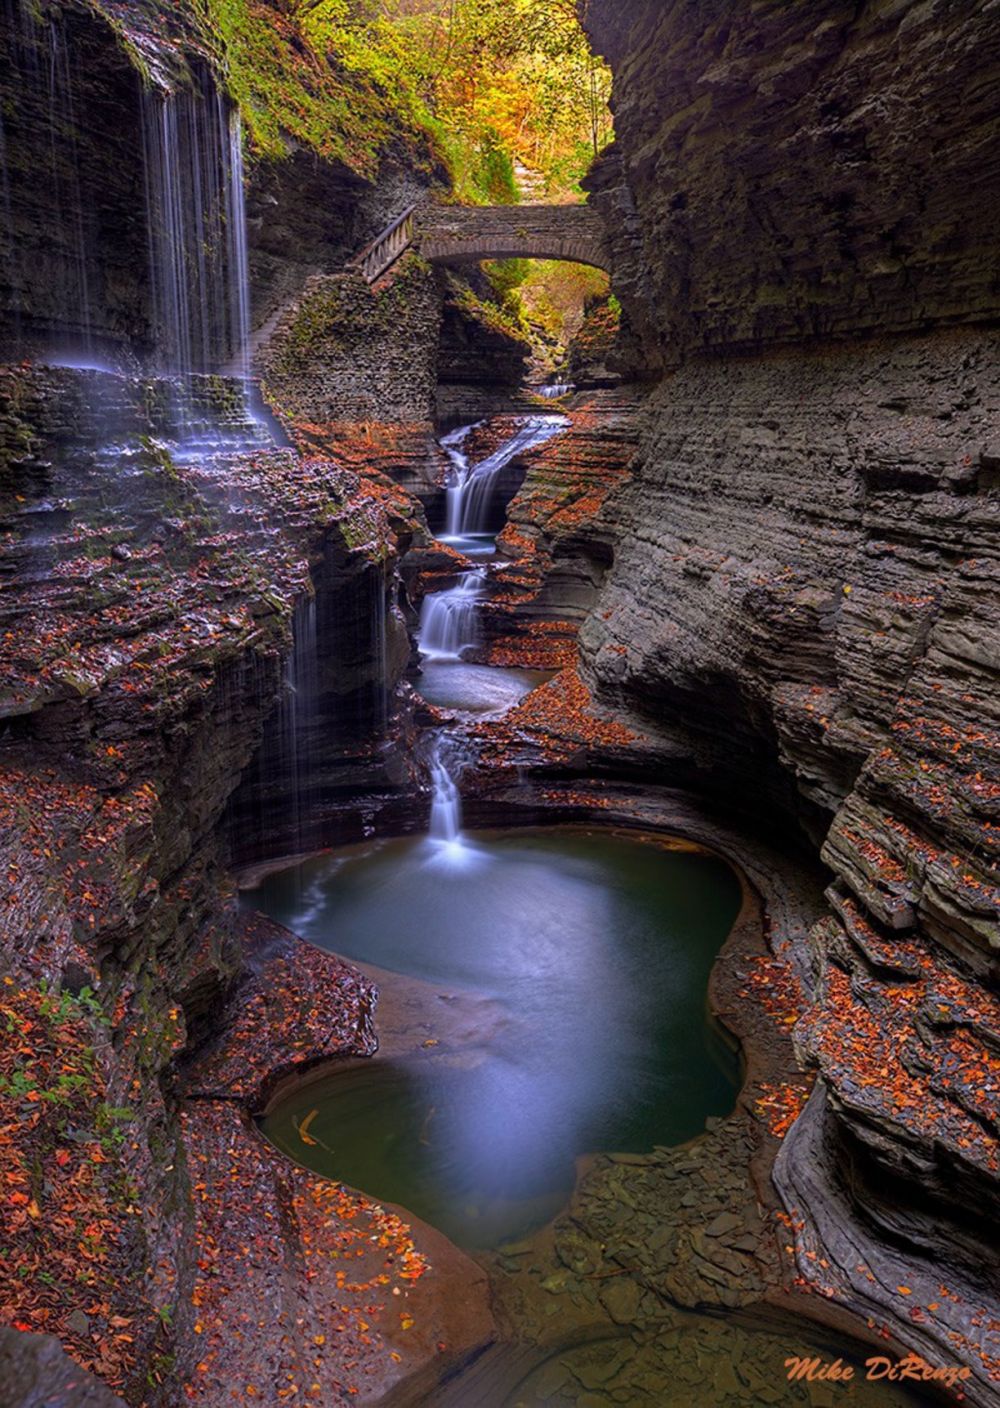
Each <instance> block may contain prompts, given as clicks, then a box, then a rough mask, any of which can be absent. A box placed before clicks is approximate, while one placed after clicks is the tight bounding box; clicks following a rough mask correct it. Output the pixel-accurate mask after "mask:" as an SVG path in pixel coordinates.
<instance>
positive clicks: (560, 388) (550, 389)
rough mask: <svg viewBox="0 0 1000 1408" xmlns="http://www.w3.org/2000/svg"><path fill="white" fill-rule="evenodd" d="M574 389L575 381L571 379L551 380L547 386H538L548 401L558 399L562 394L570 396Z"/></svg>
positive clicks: (539, 392)
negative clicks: (570, 380)
mask: <svg viewBox="0 0 1000 1408" xmlns="http://www.w3.org/2000/svg"><path fill="white" fill-rule="evenodd" d="M572 390H573V383H572V382H569V381H550V382H549V383H548V385H547V386H539V387H536V391H537V393H538V395H539V396H544V397H545V399H546V401H558V400H559V398H560V397H561V396H568V395H569V393H570V392H571V391H572Z"/></svg>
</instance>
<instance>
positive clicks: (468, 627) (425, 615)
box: [420, 568, 486, 660]
mask: <svg viewBox="0 0 1000 1408" xmlns="http://www.w3.org/2000/svg"><path fill="white" fill-rule="evenodd" d="M485 582H486V573H485V571H484V570H483V569H482V568H476V569H474V570H473V571H472V572H466V573H464V574H463V576H461V577H460V578H459V580H458V583H457V584H456V585H455V586H454V587H452V588H451V590H450V591H446V592H433V593H432V594H431V595H430V596H425V597H424V602H423V606H422V607H421V609H420V649H421V651H422V652H423V654H424V655H427V656H429V657H430V658H431V659H433V660H460V659H461V658H462V651H463V650H464V649H466V648H467V647H468V646H470V645H475V644H476V640H477V634H478V633H477V629H476V626H477V609H478V604H479V599H480V597H481V596H482V594H483V587H484V585H485Z"/></svg>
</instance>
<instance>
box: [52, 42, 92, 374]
mask: <svg viewBox="0 0 1000 1408" xmlns="http://www.w3.org/2000/svg"><path fill="white" fill-rule="evenodd" d="M66 134H68V145H67V149H66V150H65V151H64V152H63V151H60V143H61V142H63V141H66ZM76 137H77V126H76V112H75V104H74V101H73V74H72V71H71V68H70V46H69V45H68V44H67V43H66V37H65V35H64V34H62V32H61V31H60V29H59V27H58V26H57V25H56V23H55V21H54V20H53V21H50V23H49V140H50V159H51V162H52V182H53V192H54V199H55V217H56V221H57V223H58V224H59V225H60V227H61V228H62V230H63V233H64V237H65V238H66V240H67V242H68V244H69V246H70V248H71V249H72V255H73V263H74V265H75V274H76V277H75V280H74V282H75V286H76V295H77V300H78V306H77V318H78V320H79V324H80V332H81V335H82V338H83V349H84V351H85V352H87V353H90V352H91V351H92V350H93V334H92V330H91V300H90V283H89V276H88V271H87V240H86V232H85V230H84V217H83V191H82V189H81V185H80V158H79V153H78V151H77V141H76Z"/></svg>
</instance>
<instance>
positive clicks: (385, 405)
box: [257, 255, 441, 424]
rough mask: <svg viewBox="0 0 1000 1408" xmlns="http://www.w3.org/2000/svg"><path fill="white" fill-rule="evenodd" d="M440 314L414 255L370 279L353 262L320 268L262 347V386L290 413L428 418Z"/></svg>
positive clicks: (318, 419) (319, 417) (321, 417)
mask: <svg viewBox="0 0 1000 1408" xmlns="http://www.w3.org/2000/svg"><path fill="white" fill-rule="evenodd" d="M440 318H441V296H440V293H439V291H438V288H437V285H436V283H435V280H434V277H433V275H432V274H431V273H430V271H429V270H428V269H427V266H426V265H424V264H422V263H421V262H420V261H419V260H418V259H416V258H415V257H414V256H412V255H408V256H406V257H405V258H404V259H403V260H402V261H401V262H400V263H399V264H398V265H397V266H396V267H395V268H394V269H393V270H392V271H391V272H390V273H389V274H388V275H387V276H386V278H385V279H383V280H382V281H381V282H380V283H379V284H377V285H376V286H375V287H374V288H372V287H369V285H368V284H367V283H366V281H365V280H364V279H363V278H362V276H361V275H360V274H359V273H355V272H347V273H343V274H331V275H323V276H319V275H317V276H316V277H314V278H312V279H310V280H309V281H308V282H307V283H306V285H305V288H304V289H303V290H302V292H301V294H300V295H299V296H298V297H297V298H296V299H294V300H293V301H292V303H290V304H289V305H288V306H287V307H286V308H285V309H284V310H283V312H282V313H281V315H280V316H279V318H278V319H277V321H276V323H275V325H274V328H273V330H272V332H271V335H270V337H269V338H268V340H267V341H266V342H265V343H264V344H263V345H262V346H261V347H260V349H259V351H258V354H257V361H258V365H259V367H260V370H261V372H262V375H263V378H264V381H265V384H266V386H267V391H268V395H269V397H270V398H271V399H272V400H273V402H274V403H275V405H276V407H277V408H278V409H279V410H280V411H281V413H282V414H284V415H286V416H287V417H288V418H290V419H294V420H305V421H311V422H314V423H323V422H328V421H371V422H378V421H381V422H385V423H387V424H391V423H393V422H412V421H430V420H431V419H432V417H433V412H434V396H435V389H436V386H437V345H438V327H439V323H440Z"/></svg>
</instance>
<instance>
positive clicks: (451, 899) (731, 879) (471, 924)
mask: <svg viewBox="0 0 1000 1408" xmlns="http://www.w3.org/2000/svg"><path fill="white" fill-rule="evenodd" d="M432 771H433V775H434V783H435V812H434V818H433V821H432V831H433V833H434V835H433V838H432V839H427V840H422V841H420V840H418V841H413V840H401V841H392V842H388V843H382V844H378V845H375V846H370V847H361V848H354V849H352V850H350V851H348V852H344V853H341V854H337V855H334V856H326V857H322V858H320V859H317V860H313V861H309V862H307V863H305V864H304V865H301V866H297V867H293V868H290V869H289V870H287V871H284V872H281V873H280V874H277V875H272V876H270V877H269V878H268V879H267V880H266V881H265V882H264V883H263V884H262V885H261V886H260V888H259V889H258V890H256V891H253V892H251V893H249V894H247V896H246V902H247V903H248V904H251V905H253V906H256V907H258V908H261V909H263V910H264V911H265V912H266V913H268V914H270V915H271V916H272V917H273V918H275V919H277V920H279V921H280V922H281V923H283V924H286V925H287V926H288V927H289V928H291V929H292V930H294V932H296V933H298V934H301V935H302V936H303V937H304V938H306V939H308V940H309V941H311V942H313V943H316V944H319V945H320V946H322V947H326V948H330V949H333V950H335V951H336V952H338V953H342V954H345V955H346V956H348V957H350V958H354V959H357V960H358V961H360V962H365V961H368V962H370V963H373V964H376V965H378V966H380V967H383V968H388V969H391V970H393V971H395V972H399V973H404V974H409V975H412V976H413V977H417V978H422V979H424V980H426V981H428V982H430V983H433V984H434V985H435V987H436V989H437V991H439V992H442V993H447V991H448V989H449V988H455V987H458V988H462V989H465V990H467V991H470V992H472V993H474V994H477V995H481V996H482V997H483V998H484V999H488V1001H489V1003H490V1005H491V1010H492V1011H494V1012H495V1013H496V1014H498V1015H496V1016H495V1018H494V1019H493V1020H492V1021H490V1022H486V1023H484V1025H483V1028H482V1030H481V1033H480V1035H479V1038H478V1040H477V1042H476V1045H475V1047H474V1049H471V1050H470V1049H461V1050H458V1051H448V1050H444V1049H442V1050H438V1049H436V1048H435V1049H433V1050H429V1051H428V1052H427V1054H426V1055H423V1056H421V1057H420V1058H413V1059H409V1060H405V1061H392V1062H389V1061H384V1060H375V1061H372V1062H366V1063H364V1064H363V1065H361V1066H359V1067H358V1068H356V1069H354V1070H350V1071H341V1072H337V1073H336V1074H335V1075H333V1076H330V1077H328V1078H324V1079H323V1080H321V1081H320V1082H318V1083H315V1084H311V1085H308V1086H306V1087H303V1088H299V1089H297V1090H295V1091H293V1092H292V1093H291V1094H290V1095H289V1096H288V1097H287V1098H286V1099H284V1100H283V1101H282V1102H281V1103H280V1104H279V1105H278V1106H277V1107H276V1108H275V1109H274V1110H273V1111H272V1112H271V1113H270V1114H269V1115H268V1117H267V1119H266V1120H265V1122H264V1128H265V1131H266V1132H267V1134H268V1136H269V1137H270V1138H271V1139H272V1140H273V1141H274V1142H275V1143H276V1144H277V1145H278V1146H279V1147H280V1148H282V1149H284V1150H286V1152H288V1153H289V1154H291V1155H292V1156H293V1157H294V1158H296V1159H298V1160H300V1161H302V1162H306V1163H308V1164H309V1165H310V1166H311V1167H313V1168H316V1169H318V1170H319V1171H321V1172H323V1173H326V1174H329V1175H330V1176H332V1177H335V1178H338V1179H341V1180H343V1181H345V1182H347V1183H349V1184H352V1185H353V1186H355V1187H358V1188H361V1189H362V1190H364V1191H365V1192H367V1193H370V1194H372V1195H374V1196H375V1197H378V1198H382V1199H385V1200H388V1201H392V1202H397V1203H401V1204H402V1205H403V1206H405V1207H406V1208H408V1209H410V1210H411V1211H413V1212H414V1213H416V1214H417V1215H418V1216H421V1217H423V1218H425V1219H427V1220H428V1221H430V1222H433V1223H434V1224H435V1225H437V1226H438V1227H440V1228H441V1229H442V1230H444V1231H445V1232H447V1233H448V1235H449V1236H451V1237H452V1238H453V1239H454V1240H456V1241H458V1242H460V1243H462V1244H464V1245H466V1246H489V1245H495V1244H496V1243H497V1242H499V1241H501V1240H503V1239H505V1238H509V1237H511V1236H514V1235H517V1234H519V1233H520V1232H523V1231H525V1230H528V1229H530V1228H532V1227H535V1226H538V1225H539V1223H541V1222H543V1221H545V1220H547V1219H548V1218H549V1217H551V1216H552V1215H553V1214H554V1213H555V1212H556V1211H557V1210H558V1209H559V1208H560V1207H561V1206H562V1205H563V1204H564V1202H565V1201H566V1198H567V1196H568V1193H569V1191H570V1189H571V1187H572V1184H573V1180H574V1160H575V1158H576V1156H577V1155H580V1154H584V1153H586V1152H588V1151H590V1150H595V1149H599V1148H610V1149H623V1150H629V1149H631V1150H644V1149H650V1148H651V1147H652V1146H653V1145H654V1144H656V1143H664V1144H672V1143H676V1142H679V1141H681V1140H683V1139H687V1138H690V1137H692V1136H693V1135H695V1134H697V1133H698V1132H699V1130H701V1129H702V1127H703V1125H704V1121H705V1118H706V1116H707V1115H721V1114H724V1113H725V1112H726V1111H727V1109H728V1108H729V1106H730V1105H731V1103H732V1097H733V1084H732V1079H731V1077H732V1072H731V1071H729V1070H726V1069H723V1067H722V1065H720V1063H719V1061H718V1060H717V1051H716V1046H715V1043H714V1042H713V1040H712V1034H711V1030H710V1028H709V1026H708V1024H707V1022H706V1018H705V986H706V982H707V978H708V972H709V969H710V967H711V964H712V961H713V959H714V956H715V954H716V953H717V951H718V949H719V946H720V945H721V943H722V941H723V939H724V938H725V935H726V933H727V932H728V930H729V928H730V926H731V924H732V921H733V919H734V917H735V914H736V912H737V909H738V907H739V903H740V890H739V885H738V882H737V880H736V878H735V876H734V875H733V873H732V871H731V870H730V869H729V867H728V866H726V865H725V864H724V863H723V862H722V861H719V860H717V859H715V858H714V857H711V856H707V855H702V854H697V853H692V852H685V851H669V850H665V849H663V848H662V846H660V845H658V844H656V843H655V842H653V841H643V840H635V839H626V838H623V837H619V836H616V835H611V834H588V833H582V832H575V831H568V830H560V831H544V832H542V831H510V832H504V833H500V834H482V835H480V834H472V835H466V836H465V837H464V838H463V837H462V836H461V833H460V830H459V828H460V813H459V811H458V807H457V802H458V798H457V789H455V787H454V780H453V777H452V776H451V775H450V774H449V772H448V768H447V766H446V764H445V762H444V760H442V759H441V758H440V757H439V758H438V759H437V760H436V762H435V764H434V765H433V768H432ZM456 859H457V860H458V862H459V863H456ZM313 1110H316V1112H317V1113H316V1115H315V1116H313V1118H312V1119H311V1120H310V1123H309V1132H310V1137H311V1138H315V1139H316V1141H317V1142H316V1144H311V1143H306V1142H304V1141H303V1140H302V1139H301V1137H300V1136H299V1133H298V1130H299V1129H300V1128H301V1126H302V1121H303V1119H305V1118H306V1117H307V1116H308V1115H309V1114H310V1113H311V1111H313Z"/></svg>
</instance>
